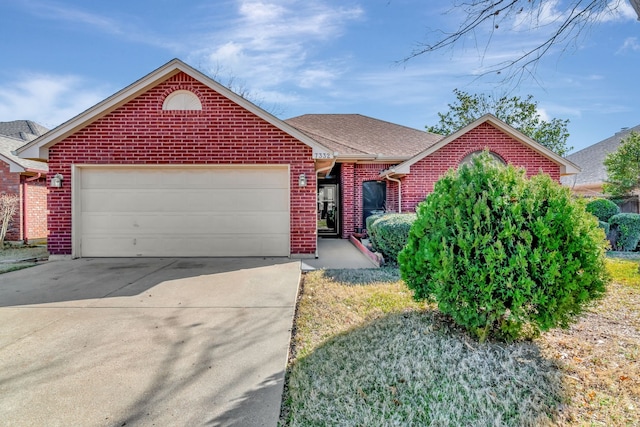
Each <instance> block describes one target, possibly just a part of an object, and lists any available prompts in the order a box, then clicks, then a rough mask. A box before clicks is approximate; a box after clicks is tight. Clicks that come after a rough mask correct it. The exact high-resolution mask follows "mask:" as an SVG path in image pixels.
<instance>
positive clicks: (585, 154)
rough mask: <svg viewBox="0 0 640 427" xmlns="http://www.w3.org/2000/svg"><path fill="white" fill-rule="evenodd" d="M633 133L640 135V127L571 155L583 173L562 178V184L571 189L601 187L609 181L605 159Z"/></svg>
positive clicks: (571, 158)
mask: <svg viewBox="0 0 640 427" xmlns="http://www.w3.org/2000/svg"><path fill="white" fill-rule="evenodd" d="M631 132H638V133H640V125H637V126H634V127H632V128H629V129H625V130H622V131H620V132H617V133H616V134H615V135H613V136H610V137H609V138H606V139H603V140H602V141H600V142H597V143H595V144H593V145H590V146H589V147H587V148H583V149H582V150H580V151H576V152H575V153H573V154H569V155H568V156H567V159H568V160H570V161H572V162H573V163H575V164H577V165H578V166H580V168H581V169H582V171H581V172H580V173H578V174H576V175H574V176H572V177H565V178H562V180H561V181H562V183H563V184H565V185H567V186H569V187H583V186H595V187H598V186H601V185H602V184H603V183H604V182H605V181H606V180H607V169H606V168H605V166H604V159H605V158H606V157H607V154H609V153H612V152H614V151H616V150H617V149H618V147H620V143H621V142H622V140H623V139H625V138H627V137H628V136H629V134H630V133H631Z"/></svg>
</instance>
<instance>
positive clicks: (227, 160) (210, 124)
mask: <svg viewBox="0 0 640 427" xmlns="http://www.w3.org/2000/svg"><path fill="white" fill-rule="evenodd" d="M176 90H189V91H191V92H193V93H195V94H196V95H198V97H199V98H200V101H201V103H202V110H201V111H163V110H162V104H163V101H164V99H165V98H166V97H167V95H169V94H170V93H172V92H174V91H176ZM311 151H312V150H311V148H310V147H308V146H306V145H305V144H303V143H302V142H300V141H298V140H296V139H295V138H293V137H291V136H290V135H288V134H286V133H285V132H283V131H281V130H280V129H278V128H276V127H275V126H273V125H271V124H270V123H268V122H266V121H264V120H263V119H261V118H259V117H257V116H255V115H254V114H253V113H251V112H249V111H247V110H245V109H244V108H242V107H240V106H239V105H237V104H235V103H233V102H231V101H229V100H228V99H227V98H225V97H223V96H221V95H219V94H218V93H217V92H215V91H213V90H211V89H210V88H209V87H207V86H206V85H204V84H202V83H200V82H198V81H197V80H195V79H193V78H191V77H190V76H188V75H187V74H184V73H179V74H177V75H175V76H173V77H171V78H169V79H168V80H166V81H164V82H162V83H160V84H158V85H157V86H155V87H154V88H152V89H150V90H148V91H147V92H145V93H143V94H141V95H139V96H138V97H136V98H134V99H133V100H131V101H129V102H128V103H126V104H125V105H123V106H121V107H119V108H118V109H116V110H115V111H112V112H110V113H109V114H107V115H106V116H104V117H102V118H100V119H98V120H96V121H95V122H93V123H92V124H90V125H88V126H86V127H85V128H83V129H81V130H79V131H77V132H76V133H74V134H73V135H71V136H69V137H67V138H66V139H64V140H62V141H60V142H58V143H57V144H56V145H54V146H52V147H51V148H50V149H49V170H50V173H51V174H56V173H61V174H62V175H63V177H64V185H63V187H62V188H51V189H50V190H51V191H50V194H49V203H48V208H49V240H48V242H49V252H50V253H51V254H54V255H65V254H71V250H72V242H71V165H72V164H74V163H75V164H146V165H149V164H154V165H158V164H159V165H162V164H182V165H194V164H199V165H203V164H211V165H215V164H244V165H247V164H289V165H290V170H291V176H290V180H291V182H290V185H291V195H290V203H291V218H290V220H291V222H290V224H291V234H290V236H291V253H292V254H313V253H315V250H316V238H315V231H316V221H315V209H316V194H315V187H316V186H315V176H316V175H315V169H314V163H313V159H312V152H311ZM302 173H304V174H306V176H307V182H308V184H307V187H299V186H298V176H299V175H300V174H302Z"/></svg>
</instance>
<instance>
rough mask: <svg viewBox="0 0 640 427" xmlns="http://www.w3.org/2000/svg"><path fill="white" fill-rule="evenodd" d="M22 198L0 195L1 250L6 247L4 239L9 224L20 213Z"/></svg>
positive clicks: (12, 195) (13, 195)
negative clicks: (19, 206)
mask: <svg viewBox="0 0 640 427" xmlns="http://www.w3.org/2000/svg"><path fill="white" fill-rule="evenodd" d="M19 203H20V198H19V197H18V196H16V195H15V194H6V193H2V194H0V249H2V248H3V247H4V238H5V237H6V235H7V230H8V229H9V223H10V222H11V221H12V219H13V216H14V215H15V214H16V212H17V211H18V204H19Z"/></svg>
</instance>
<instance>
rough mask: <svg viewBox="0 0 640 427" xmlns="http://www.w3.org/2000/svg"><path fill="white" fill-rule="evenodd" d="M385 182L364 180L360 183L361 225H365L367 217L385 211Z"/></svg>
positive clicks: (364, 226)
mask: <svg viewBox="0 0 640 427" xmlns="http://www.w3.org/2000/svg"><path fill="white" fill-rule="evenodd" d="M386 200H387V183H386V182H385V181H382V182H381V181H365V182H363V183H362V227H363V228H366V227H367V218H368V217H370V216H371V215H375V214H379V213H383V212H384V211H385V208H386V206H385V201H386Z"/></svg>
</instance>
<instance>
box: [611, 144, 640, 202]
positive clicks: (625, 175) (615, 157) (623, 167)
mask: <svg viewBox="0 0 640 427" xmlns="http://www.w3.org/2000/svg"><path fill="white" fill-rule="evenodd" d="M604 166H605V167H606V168H607V177H608V178H607V182H606V183H605V184H604V191H605V192H606V193H609V194H611V195H613V196H626V195H628V194H630V193H631V192H633V190H637V189H640V134H639V133H637V132H631V133H630V134H629V136H628V137H626V138H625V139H623V140H622V142H621V144H620V146H619V147H618V150H617V151H614V152H613V153H609V154H608V155H607V157H606V158H605V159H604Z"/></svg>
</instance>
